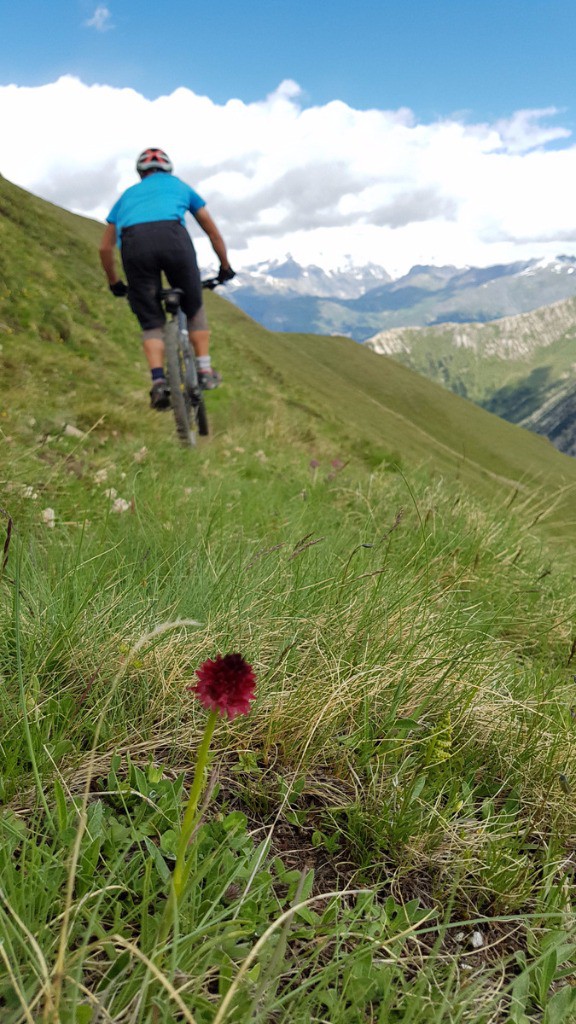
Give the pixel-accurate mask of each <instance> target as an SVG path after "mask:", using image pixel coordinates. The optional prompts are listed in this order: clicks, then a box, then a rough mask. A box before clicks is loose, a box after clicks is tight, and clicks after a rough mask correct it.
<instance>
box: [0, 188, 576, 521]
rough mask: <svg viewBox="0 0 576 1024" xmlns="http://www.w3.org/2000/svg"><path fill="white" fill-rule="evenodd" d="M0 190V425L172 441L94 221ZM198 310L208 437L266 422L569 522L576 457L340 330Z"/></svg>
mask: <svg viewBox="0 0 576 1024" xmlns="http://www.w3.org/2000/svg"><path fill="white" fill-rule="evenodd" d="M0 185H1V190H0V212H1V214H2V242H3V245H2V252H1V254H0V259H1V260H2V263H1V264H0V267H1V274H2V282H3V296H2V307H1V308H2V314H1V316H2V324H1V325H0V331H2V336H3V356H4V360H5V366H6V368H7V371H8V372H6V373H5V374H4V375H3V378H2V381H0V401H3V402H4V408H3V411H2V417H3V418H4V420H5V424H4V426H5V432H6V433H9V434H13V435H14V443H15V444H17V443H18V442H19V441H20V440H22V441H24V442H25V444H26V448H27V449H28V451H29V448H30V441H31V440H32V439H33V438H34V437H37V436H39V435H41V434H42V433H44V434H57V433H58V432H59V431H61V430H62V428H63V427H64V426H65V425H66V424H67V423H71V424H72V425H74V426H76V427H78V428H80V429H81V430H84V431H87V430H90V431H94V432H95V433H96V434H97V435H98V436H100V435H109V434H110V433H113V432H114V431H117V432H118V433H119V434H120V435H121V436H122V437H123V438H126V436H127V433H128V432H129V433H130V435H131V438H133V439H134V441H137V442H139V443H141V444H149V443H155V442H157V441H158V440H159V439H160V438H162V439H163V440H164V441H165V442H168V443H169V442H171V435H172V427H171V424H170V422H169V420H168V419H167V418H164V419H162V420H161V422H158V420H157V418H156V419H155V418H154V416H153V415H152V414H151V413H150V412H148V410H147V409H146V404H147V399H146V392H147V389H148V379H147V373H146V371H145V367H144V361H143V358H142V356H141V353H140V348H139V336H138V329H137V325H136V323H135V321H134V318H133V317H132V315H131V314H130V312H129V310H128V309H127V308H126V304H125V303H119V302H118V301H116V302H114V301H113V300H112V299H111V297H110V295H109V293H108V292H107V290H106V287H105V284H104V281H103V276H102V273H101V270H100V267H99V265H98V259H97V254H96V247H97V243H98V241H99V236H100V233H101V228H100V226H99V225H95V224H94V223H93V222H90V221H86V220H85V219H84V218H80V217H75V216H74V215H71V214H67V213H65V212H64V211H62V210H59V209H58V208H55V207H51V206H49V204H46V203H43V202H42V201H41V200H36V199H34V198H33V197H31V196H29V195H27V194H26V193H24V192H22V191H21V190H18V189H16V188H15V187H14V186H12V185H9V183H8V182H6V181H4V180H2V181H1V182H0ZM207 305H208V307H209V312H210V316H211V320H212V325H213V329H214V339H213V345H214V358H215V361H216V362H217V364H218V366H219V368H221V370H222V371H223V373H224V376H225V380H226V381H227V382H228V386H227V387H226V388H224V389H223V390H222V393H219V394H217V395H215V396H214V398H213V399H212V406H213V421H214V428H215V431H216V434H217V435H218V437H220V436H221V435H222V434H224V433H225V432H226V431H227V430H229V429H231V428H232V427H234V428H238V427H239V425H240V421H242V422H243V425H244V427H246V426H247V424H249V423H253V422H254V421H255V422H256V424H257V426H256V432H258V429H259V427H258V424H261V423H262V422H263V421H264V420H266V419H267V418H269V417H272V419H273V421H274V422H275V423H277V424H278V429H279V430H280V432H281V434H282V432H286V431H288V432H290V433H291V434H292V435H293V441H294V443H295V444H299V445H300V448H301V450H302V451H303V452H309V453H310V455H311V456H312V457H314V455H315V454H316V449H317V448H319V449H320V448H326V446H334V445H336V447H337V448H338V449H339V450H340V455H341V457H342V458H343V457H344V456H345V457H346V459H348V458H350V457H352V458H353V459H354V461H355V462H357V463H359V464H361V465H364V466H366V467H367V468H369V469H375V468H376V467H378V466H389V467H392V466H394V465H396V464H400V465H412V466H426V467H428V468H429V470H430V472H432V473H441V474H444V473H449V474H450V475H454V474H456V475H457V479H458V480H461V481H462V482H463V483H465V484H466V485H469V486H470V487H472V488H473V489H474V490H476V491H477V492H479V493H482V494H485V495H486V496H494V497H496V499H497V500H500V499H501V496H502V493H503V492H506V493H510V492H512V491H514V490H516V489H517V488H519V489H520V491H521V493H522V495H524V496H528V495H530V494H532V493H534V492H538V498H537V500H538V501H539V502H542V504H543V505H544V506H546V507H547V509H548V510H549V514H547V519H548V521H549V522H550V524H556V525H557V527H558V530H559V531H560V533H561V534H564V531H565V530H567V529H568V530H570V531H571V530H572V525H571V523H570V522H569V520H572V518H573V517H572V515H571V507H572V505H571V492H570V488H571V487H572V486H573V485H574V484H575V483H576V464H575V463H573V462H572V460H570V459H566V458H564V457H562V456H561V455H559V454H558V453H557V452H556V451H555V450H554V449H553V448H552V446H551V445H549V444H547V443H546V441H544V440H542V439H541V438H539V437H535V436H533V435H532V434H531V433H529V432H527V431H523V430H519V429H515V428H514V427H511V426H509V425H508V424H506V423H504V422H503V421H502V420H501V419H499V418H497V417H495V416H490V415H488V414H487V413H486V412H484V411H482V410H480V409H478V408H477V407H476V406H475V405H473V404H472V403H470V402H467V401H462V400H460V399H459V398H458V397H456V396H452V395H448V394H446V392H445V390H444V389H442V388H441V387H438V386H435V385H433V384H431V383H430V382H428V381H426V380H425V379H423V377H422V376H420V375H419V374H416V373H412V372H408V371H406V370H405V369H404V368H403V367H402V366H398V365H397V363H396V362H394V361H393V360H389V359H382V358H381V357H378V356H376V355H375V354H373V353H372V352H371V351H369V350H367V349H365V348H360V347H359V346H358V345H356V344H354V343H353V342H350V341H349V340H347V339H338V338H323V337H319V336H317V335H286V334H273V333H271V332H268V331H266V330H264V329H262V328H260V327H259V326H258V325H256V324H255V323H254V322H253V321H252V320H250V319H249V318H248V317H246V316H245V315H244V314H242V313H241V312H240V311H239V310H238V309H236V308H235V307H234V306H232V305H231V304H229V303H227V302H226V301H224V300H223V299H221V298H220V297H218V296H216V297H214V296H212V295H209V296H208V298H207ZM6 394H7V397H6V398H4V395H6ZM31 411H32V413H33V415H32V417H31V416H30V415H28V416H27V417H26V416H24V412H26V413H28V414H29V413H30V412H31ZM31 418H33V419H36V420H37V423H35V424H34V425H33V426H30V425H29V424H30V419H31ZM217 443H218V442H217ZM293 450H294V449H293ZM567 489H568V490H567Z"/></svg>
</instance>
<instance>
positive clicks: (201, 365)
mask: <svg viewBox="0 0 576 1024" xmlns="http://www.w3.org/2000/svg"><path fill="white" fill-rule="evenodd" d="M196 365H197V366H198V369H199V370H211V369H212V360H211V359H210V356H197V357H196Z"/></svg>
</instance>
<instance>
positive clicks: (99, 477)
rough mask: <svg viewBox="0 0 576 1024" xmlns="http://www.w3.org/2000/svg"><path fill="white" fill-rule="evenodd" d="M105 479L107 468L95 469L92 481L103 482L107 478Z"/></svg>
mask: <svg viewBox="0 0 576 1024" xmlns="http://www.w3.org/2000/svg"><path fill="white" fill-rule="evenodd" d="M107 479H108V470H107V469H99V470H97V472H96V473H94V483H95V484H103V483H104V481H105V480H107Z"/></svg>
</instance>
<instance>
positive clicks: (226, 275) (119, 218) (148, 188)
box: [99, 148, 234, 409]
mask: <svg viewBox="0 0 576 1024" xmlns="http://www.w3.org/2000/svg"><path fill="white" fill-rule="evenodd" d="M136 170H137V171H138V174H139V175H140V182H139V183H138V184H136V185H132V186H131V187H130V188H128V189H126V191H125V192H123V193H122V195H121V196H120V198H119V199H118V200H117V202H116V203H115V204H114V206H113V207H112V209H111V211H110V213H109V214H108V217H107V218H106V221H107V226H106V228H105V230H104V235H103V236H102V241H101V243H100V250H99V252H100V260H101V263H102V266H103V268H104V272H105V274H106V277H107V278H108V284H109V287H110V291H111V292H112V294H113V295H116V296H118V297H120V296H123V295H128V300H129V302H130V306H131V309H132V312H133V313H134V314H135V316H136V317H137V319H138V322H139V323H140V326H141V328H142V341H143V348H144V354H145V356H146V359H147V361H148V365H149V367H150V373H151V376H152V389H151V391H150V405H151V407H152V408H153V409H166V408H168V406H169V405H170V391H169V388H168V385H167V383H166V378H165V376H164V339H163V337H162V330H163V327H164V324H165V322H166V316H165V313H164V309H163V307H162V303H161V300H160V290H161V287H162V280H161V274H162V271H163V272H164V273H165V274H166V277H167V279H168V282H169V284H170V287H171V288H182V289H183V292H184V295H183V296H182V309H183V311H184V313H185V314H186V317H187V319H188V331H189V334H190V342H191V344H192V347H193V349H194V352H195V354H196V362H197V365H198V379H199V382H200V387H201V388H203V389H205V390H210V389H212V388H216V387H218V385H219V383H220V379H221V378H220V375H219V374H218V373H217V371H216V370H214V369H212V364H211V359H210V355H209V345H210V331H209V328H208V321H207V319H206V313H205V310H204V306H203V303H202V284H201V281H200V274H199V271H198V265H197V263H196V253H195V251H194V246H193V244H192V239H191V238H190V235H189V234H188V231H187V230H186V228H185V227H184V218H185V214H186V212H187V211H189V212H190V213H191V214H192V216H193V217H194V218H195V219H196V221H197V223H198V224H199V225H200V227H201V228H202V230H203V231H204V232H205V233H206V234H207V235H208V238H209V239H210V243H211V245H212V248H213V249H214V252H215V253H216V256H217V257H218V259H219V261H220V270H219V273H218V279H219V281H230V280H231V279H232V278H233V277H234V271H233V270H232V268H231V266H230V264H229V262H228V256H227V253H226V246H225V244H224V240H223V238H222V236H221V234H220V232H219V230H218V228H217V227H216V224H215V223H214V221H213V220H212V217H211V216H210V214H209V213H208V211H207V209H206V204H205V202H204V200H203V199H202V198H201V197H200V196H199V195H198V193H197V192H195V191H194V190H193V189H192V188H190V186H189V185H186V184H185V182H183V181H181V180H180V179H179V178H177V177H176V176H175V175H174V174H173V173H172V171H173V167H172V162H171V160H170V158H169V157H168V156H167V155H166V153H165V152H164V151H163V150H162V149H154V148H150V149H145V150H143V152H142V153H140V156H139V157H138V160H137V161H136ZM117 246H118V247H119V248H120V252H121V256H122V264H123V267H124V271H125V273H126V280H127V281H128V285H126V284H125V283H124V281H122V280H121V279H120V277H119V276H118V272H117V269H116V247H117Z"/></svg>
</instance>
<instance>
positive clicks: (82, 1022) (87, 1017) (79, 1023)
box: [76, 1003, 92, 1024]
mask: <svg viewBox="0 0 576 1024" xmlns="http://www.w3.org/2000/svg"><path fill="white" fill-rule="evenodd" d="M91 1020H92V1007H91V1006H88V1005H87V1003H82V1004H81V1006H77V1007H76V1024H90V1022H91Z"/></svg>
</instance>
